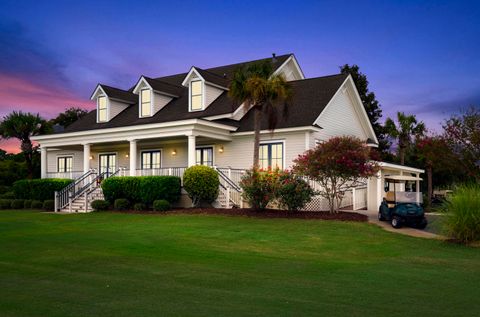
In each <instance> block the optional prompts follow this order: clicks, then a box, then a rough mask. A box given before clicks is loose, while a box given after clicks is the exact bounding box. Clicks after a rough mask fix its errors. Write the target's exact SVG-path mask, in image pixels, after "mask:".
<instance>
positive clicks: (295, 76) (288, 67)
mask: <svg viewBox="0 0 480 317" xmlns="http://www.w3.org/2000/svg"><path fill="white" fill-rule="evenodd" d="M278 74H281V75H283V76H284V77H285V79H286V80H287V81H292V80H299V79H302V74H300V73H299V71H298V69H297V67H296V66H295V63H294V61H293V59H290V60H289V61H288V63H286V64H285V65H284V66H283V67H282V68H279V69H278Z"/></svg>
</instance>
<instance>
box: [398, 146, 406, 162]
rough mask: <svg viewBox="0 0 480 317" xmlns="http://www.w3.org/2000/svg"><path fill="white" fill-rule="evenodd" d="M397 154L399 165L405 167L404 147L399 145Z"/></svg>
mask: <svg viewBox="0 0 480 317" xmlns="http://www.w3.org/2000/svg"><path fill="white" fill-rule="evenodd" d="M399 152H400V165H405V147H403V146H402V145H400V149H399Z"/></svg>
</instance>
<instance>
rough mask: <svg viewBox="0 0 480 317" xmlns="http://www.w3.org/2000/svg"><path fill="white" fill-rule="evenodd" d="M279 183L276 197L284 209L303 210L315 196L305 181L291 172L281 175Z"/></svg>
mask: <svg viewBox="0 0 480 317" xmlns="http://www.w3.org/2000/svg"><path fill="white" fill-rule="evenodd" d="M279 181H280V184H279V186H278V189H277V192H276V197H277V199H278V202H279V203H280V207H282V208H286V209H288V210H298V209H302V208H303V207H305V205H306V204H307V203H308V202H309V201H310V200H312V197H313V196H314V195H315V192H314V191H313V189H312V188H311V187H310V186H309V185H308V184H307V182H306V181H305V180H303V179H302V178H301V177H299V176H297V175H294V174H293V173H291V172H284V173H281V175H280V179H279Z"/></svg>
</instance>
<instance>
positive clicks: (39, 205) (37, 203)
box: [30, 200, 43, 209]
mask: <svg viewBox="0 0 480 317" xmlns="http://www.w3.org/2000/svg"><path fill="white" fill-rule="evenodd" d="M30 208H32V209H42V208H43V202H41V201H40V200H32V205H31V206H30Z"/></svg>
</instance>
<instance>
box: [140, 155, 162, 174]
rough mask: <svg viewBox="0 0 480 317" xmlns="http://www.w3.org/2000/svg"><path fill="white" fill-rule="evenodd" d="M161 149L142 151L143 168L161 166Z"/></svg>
mask: <svg viewBox="0 0 480 317" xmlns="http://www.w3.org/2000/svg"><path fill="white" fill-rule="evenodd" d="M161 164H162V163H161V154H160V151H143V152H142V169H144V170H146V169H154V168H160V167H162V166H161Z"/></svg>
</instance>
